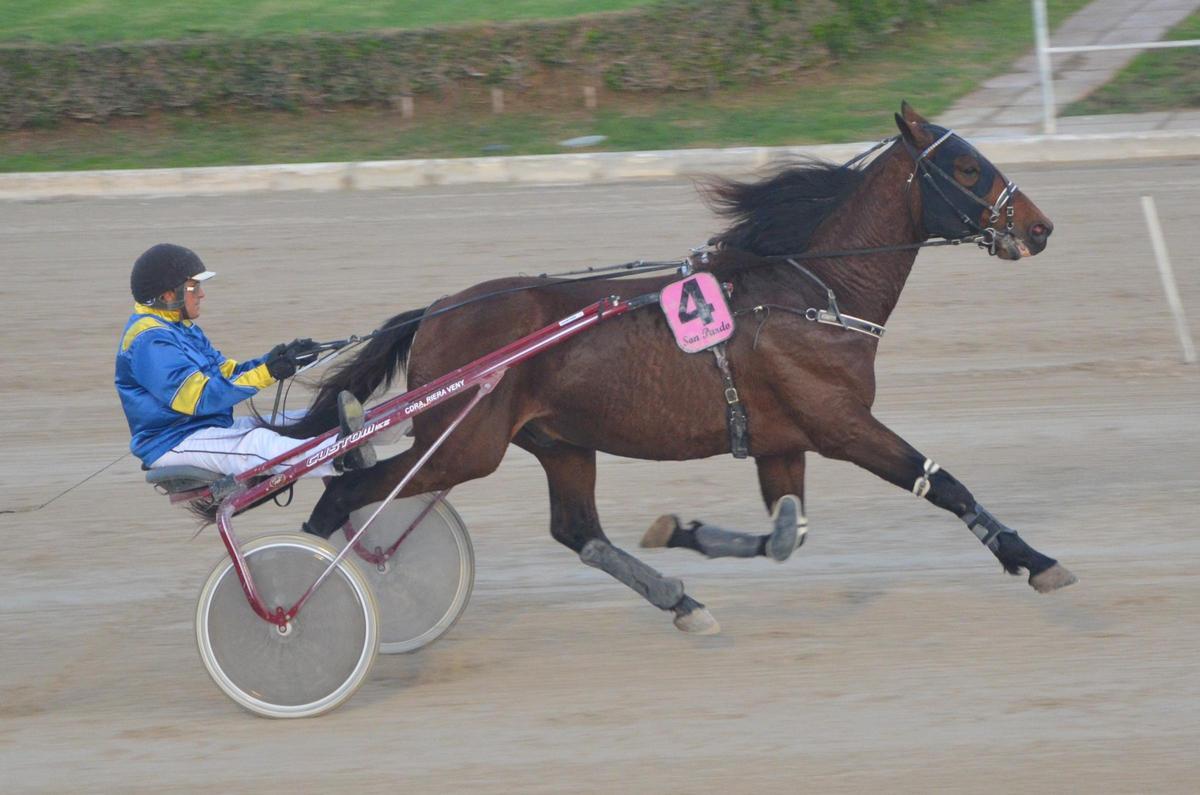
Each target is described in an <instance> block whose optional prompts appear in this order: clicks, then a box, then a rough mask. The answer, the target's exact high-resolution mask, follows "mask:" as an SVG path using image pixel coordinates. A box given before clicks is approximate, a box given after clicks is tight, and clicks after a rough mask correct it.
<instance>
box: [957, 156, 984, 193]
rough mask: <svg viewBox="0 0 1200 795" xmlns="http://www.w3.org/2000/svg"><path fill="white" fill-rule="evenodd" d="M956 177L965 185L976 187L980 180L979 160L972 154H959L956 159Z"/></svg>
mask: <svg viewBox="0 0 1200 795" xmlns="http://www.w3.org/2000/svg"><path fill="white" fill-rule="evenodd" d="M954 171H955V174H954V176H955V179H957V180H958V182H959V183H960V184H961V185H964V186H965V187H968V188H970V187H974V185H975V183H976V182H978V181H979V162H978V161H976V160H975V158H973V157H971V156H970V155H959V156H958V157H957V158H955V160H954Z"/></svg>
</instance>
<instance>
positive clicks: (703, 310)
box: [679, 279, 713, 325]
mask: <svg viewBox="0 0 1200 795" xmlns="http://www.w3.org/2000/svg"><path fill="white" fill-rule="evenodd" d="M682 289H683V294H682V296H681V297H680V301H679V322H680V323H687V322H689V321H692V320H695V319H696V318H700V320H701V321H702V322H703V323H704V324H705V325H708V324H709V323H711V322H712V321H713V305H712V304H710V303H709V302H708V301H705V300H704V292H703V291H702V290H701V289H700V283H699V282H697V281H696V280H695V279H688V280H687V281H686V282H684V283H683V288H682ZM689 299H690V303H691V304H692V305H694V306H695V307H696V308H695V309H692V310H690V311H689V310H688V308H687V307H688V303H689Z"/></svg>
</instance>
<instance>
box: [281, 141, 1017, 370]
mask: <svg viewBox="0 0 1200 795" xmlns="http://www.w3.org/2000/svg"><path fill="white" fill-rule="evenodd" d="M953 135H955V133H954V131H953V130H948V131H947V132H946V133H945V134H944V135H942V136H941V137H940V138H938V139H937V140H936V141H934V142H933V143H932V144H930V145H929V146H928V147H926V148H925V149H924V150H923V151H921V152H919V153H918V152H917V151H916V150H915V149H914V148H913V147H912V146H911V145H910V144H909V143H908V141H907V140H905V139H904V138H903V136H899V135H897V136H892V137H891V138H885V139H883V140H881V141H879V142H878V143H876V144H874V145H873V146H871V147H870V148H869V149H866V150H865V151H863V152H861V153H859V154H857V155H855V156H854V157H852V158H851V159H850V160H847V161H846V162H845V163H843V164H842V168H849V167H850V166H853V165H854V164H856V163H858V162H859V161H861V160H864V159H865V158H867V157H869V156H870V155H871V154H872V153H874V152H876V151H878V150H879V149H881V148H883V147H886V146H889V145H891V144H893V143H895V142H896V140H897V139H900V141H901V143H903V144H904V146H905V148H906V149H907V150H908V152H909V154H910V155H911V156H912V158H913V163H914V170H913V173H912V174H910V175H909V178H908V185H909V188H910V189H911V187H912V183H913V181H914V178H915V176H916V174H917V173H918V172H919V173H920V174H921V176H922V178H923V179H925V180H926V182H925V183H923V184H928V185H930V186H931V187H932V188H933V189H934V191H935V192H936V193H937V195H938V196H939V197H940V198H941V199H942V201H944V202H945V203H946V204H947V205H948V206H949V207H950V208H951V209H952V210H953V211H954V212H955V213H956V214H957V215H958V218H959V220H960V221H961V222H962V223H963V225H964V226H966V227H967V228H968V229H969V230H972V231H973V232H974V234H967V235H963V236H962V237H956V238H939V239H936V240H925V241H923V242H920V243H902V244H898V245H892V246H873V247H868V248H856V249H844V250H840V251H803V252H797V253H794V254H768V255H765V256H763V257H761V259H763V260H765V261H771V260H783V261H785V262H787V263H788V264H789V265H791V266H792V267H793V268H796V269H797V270H798V271H799V272H800V273H801V274H803V275H804V276H806V277H807V278H808V279H810V280H811V281H813V282H814V283H815V284H817V285H818V286H819V287H820V288H821V289H822V290H824V291H825V295H826V299H827V301H828V306H827V307H826V309H816V308H813V307H809V308H807V309H805V310H803V311H800V310H796V309H788V308H786V307H782V306H776V307H775V308H778V309H786V311H789V312H795V313H797V314H803V315H804V316H805V317H807V318H808V319H809V320H813V321H815V322H820V323H829V324H832V325H838V326H841V327H842V328H845V329H847V330H848V331H858V332H861V333H864V334H868V335H871V336H874V337H880V336H882V335H883V326H880V325H879V324H877V323H872V322H871V321H869V320H863V319H861V318H855V317H853V316H851V315H846V314H843V313H842V312H841V310H840V309H839V308H838V305H837V297H836V295H835V294H834V292H833V290H832V289H831V288H830V287H829V286H828V285H826V284H825V283H824V282H823V281H821V280H820V279H819V278H818V277H817V275H816V274H814V273H813V272H812V271H811V270H809V269H808V268H805V267H804V266H803V265H801V264H800V263H799V261H800V260H812V259H835V258H840V257H856V256H865V255H871V254H884V253H890V252H894V251H912V250H916V249H922V248H934V247H938V246H958V245H962V244H963V243H975V244H977V245H978V246H979V247H980V248H985V249H987V251H988V253H989V254H992V255H994V254H995V253H996V245H997V242H996V241H997V235H998V231H997V230H996V229H995V227H993V226H988V227H981V226H980V225H979V224H978V223H976V222H975V221H974V220H972V219H971V218H970V216H968V215H967V214H966V213H965V212H963V211H962V210H960V209H959V208H958V207H957V206H955V205H954V203H953V202H952V201H950V198H949V197H948V196H947V195H946V193H945V191H944V190H943V189H942V187H941V185H940V184H939V182H940V181H945V182H947V183H949V184H950V185H953V186H954V187H955V188H957V189H958V190H959V191H960V192H962V193H963V194H964V195H966V196H967V197H968V198H970V199H971V200H972V201H973V202H975V203H976V204H978V205H979V206H981V207H984V208H986V209H987V210H988V211H989V212H990V218H989V221H990V223H992V224H995V223H996V222H997V221H998V220H999V219H1000V212H1001V210H1005V212H1006V214H1007V217H1008V223H1007V227H1006V231H1009V230H1011V229H1012V224H1013V222H1012V217H1013V214H1014V210H1013V207H1012V200H1013V198H1014V197H1015V196H1016V194H1017V191H1018V190H1019V189H1018V188H1017V186H1016V185H1015V184H1014V183H1013V182H1012V181H1006V184H1005V187H1004V190H1003V191H1001V193H1000V195H999V196H998V197H997V198H996V201H995V202H993V203H992V204H988V203H987V202H985V201H984V200H983V199H981V198H979V197H978V196H976V195H975V194H974V193H972V192H971V191H969V190H967V189H966V188H964V187H963V186H962V185H959V184H958V182H956V181H955V180H954V179H953V177H951V175H949V174H947V173H946V172H945V171H944V170H943V169H941V168H940V167H939V166H938V165H937V164H935V163H933V162H932V161H931V160H930V159H929V156H930V155H931V154H933V152H934V150H936V149H937V148H938V147H939V146H940V145H941V144H942V143H944V142H945V141H947V140H948V139H949V138H950V137H951V136H953ZM934 174H936V175H937V176H939V177H941V180H937V179H934ZM704 249H705V247H704V246H700V247H697V248H695V249H693V250H692V256H694V255H697V254H699V255H700V258H701V259H700V261H701V262H702V263H705V262H707V256H708V252H707V251H705V250H704ZM692 256H688V257H685V258H683V259H682V260H665V261H649V262H647V261H644V260H633V261H631V262H623V263H620V264H618V265H607V266H602V267H588V268H584V269H582V270H574V271H561V272H558V273H542V274H539V275H538V276H537V277H536V278H538V279H546V280H552V279H562V280H564V281H565V282H571V283H574V282H588V281H601V280H608V279H620V278H624V277H626V276H639V275H642V274H647V273H655V272H658V271H666V270H674V271H679V272H680V273H682V274H687V273H689V272H691V270H692V267H693V262H692ZM574 277H578V278H574ZM559 283H562V282H559ZM544 286H545V285H542V284H526V285H520V286H518V287H510V288H508V289H505V290H496V291H495V292H491V293H484V294H483V295H477V296H475V297H473V298H468V299H466V300H463V301H459V302H458V303H455V304H450V305H449V306H443V307H440V308H438V309H436V310H434V311H432V312H427V313H425V314H424V315H422V316H421V317H418V318H413V319H412V320H406V321H404V322H402V323H397V324H396V325H394V326H387V327H384V328H380V329H376V330H375V331H372V332H371V333H370V334H364V335H362V336H359V335H352V336H350V337H348V338H346V339H343V340H333V341H331V342H325V343H321V344H320V345H319V346H318V348H317V350H321V351H331V352H332V353H331V354H330V355H329V356H325V357H323V358H321V359H318V360H317V361H315V362H313V363H312V364H310V365H308V366H307V367H304V368H301V369H300V370H299V371H297V374H299V373H301V372H304V371H305V370H308V369H310V368H312V367H316V366H317V365H320V364H325V363H327V362H328V361H329V360H331V359H333V358H334V357H335V356H338V355H340V354H341V353H342V352H343V351H344V349H348V348H353V347H355V346H357V345H360V344H362V343H364V342H367V341H368V340H372V339H374V338H375V337H379V336H382V335H383V334H387V333H389V332H392V331H396V330H398V329H402V328H405V327H406V326H410V325H414V324H417V323H420V322H422V321H423V320H426V319H429V318H433V317H437V316H438V315H443V314H446V313H447V312H453V311H454V310H456V309H461V308H463V307H465V306H469V305H471V304H474V303H476V302H479V301H485V300H487V299H490V298H496V297H499V296H502V295H510V294H513V293H519V292H524V291H526V290H536V289H540V288H542V287H544ZM772 306H773V305H772ZM769 308H770V306H768V305H766V304H764V305H761V306H759V307H755V308H754V310H751V311H759V310H765V309H769Z"/></svg>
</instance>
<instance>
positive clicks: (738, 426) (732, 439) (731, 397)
mask: <svg viewBox="0 0 1200 795" xmlns="http://www.w3.org/2000/svg"><path fill="white" fill-rule="evenodd" d="M709 350H710V351H712V353H713V357H714V358H715V359H716V360H717V369H718V370H720V371H721V380H722V381H724V382H725V422H726V423H727V424H728V425H729V450H730V452H731V453H733V457H734V458H745V457H746V456H747V455H749V453H750V439H749V436H750V429H749V424H748V422H747V420H746V408H745V406H743V405H742V400H741V398H740V397H738V391H737V387H735V386H734V385H733V372H732V371H730V369H729V357H728V356H727V355H726V353H725V343H723V342H722V343H718V344H717V345H714V346H713V347H711V348H709Z"/></svg>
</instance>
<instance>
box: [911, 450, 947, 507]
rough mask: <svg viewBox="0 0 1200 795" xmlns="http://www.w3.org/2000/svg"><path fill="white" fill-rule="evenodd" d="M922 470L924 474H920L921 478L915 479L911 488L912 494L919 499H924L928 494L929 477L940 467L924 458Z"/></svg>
mask: <svg viewBox="0 0 1200 795" xmlns="http://www.w3.org/2000/svg"><path fill="white" fill-rule="evenodd" d="M923 469H924V472H922V473H921V477H919V478H917V479H916V481H915V482H914V483H913V487H912V493H913V494H915V495H917V496H918V497H921V498H924V497H925V495H926V494H928V493H929V485H930V484H929V476H930V475H932V474H933V473H934V472H937V471H938V470H939V469H941V467H940V466H938V465H937V464H935V463H934V462H933V459H932V458H926V459H925V466H924V468H923Z"/></svg>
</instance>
